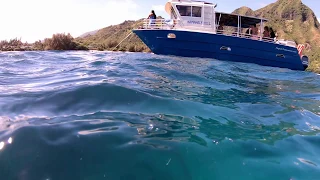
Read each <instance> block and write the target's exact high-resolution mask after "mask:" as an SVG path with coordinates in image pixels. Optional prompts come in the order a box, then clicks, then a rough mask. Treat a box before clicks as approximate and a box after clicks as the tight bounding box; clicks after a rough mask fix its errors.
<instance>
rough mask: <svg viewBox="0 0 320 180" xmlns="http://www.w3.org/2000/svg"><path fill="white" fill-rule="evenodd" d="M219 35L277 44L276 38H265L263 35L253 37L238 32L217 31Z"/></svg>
mask: <svg viewBox="0 0 320 180" xmlns="http://www.w3.org/2000/svg"><path fill="white" fill-rule="evenodd" d="M217 34H221V35H225V36H234V37H239V38H245V39H252V40H258V41H259V40H261V41H265V42H273V43H274V42H276V41H275V39H274V38H270V37H263V36H262V35H261V34H258V35H253V34H248V33H238V32H236V31H231V32H230V31H224V30H217Z"/></svg>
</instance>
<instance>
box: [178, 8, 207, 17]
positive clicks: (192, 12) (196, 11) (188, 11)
mask: <svg viewBox="0 0 320 180" xmlns="http://www.w3.org/2000/svg"><path fill="white" fill-rule="evenodd" d="M176 7H177V9H178V11H179V14H180V16H188V17H201V12H202V7H198V6H186V5H177V6H176Z"/></svg>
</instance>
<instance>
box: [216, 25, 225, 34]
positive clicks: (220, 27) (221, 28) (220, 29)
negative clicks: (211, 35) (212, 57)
mask: <svg viewBox="0 0 320 180" xmlns="http://www.w3.org/2000/svg"><path fill="white" fill-rule="evenodd" d="M223 26H224V24H223V23H221V24H220V25H219V27H218V31H217V33H218V34H223Z"/></svg>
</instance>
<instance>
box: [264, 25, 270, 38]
mask: <svg viewBox="0 0 320 180" xmlns="http://www.w3.org/2000/svg"><path fill="white" fill-rule="evenodd" d="M268 38H270V31H269V27H268V26H265V27H264V31H263V39H264V40H268Z"/></svg>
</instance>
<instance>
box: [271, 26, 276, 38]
mask: <svg viewBox="0 0 320 180" xmlns="http://www.w3.org/2000/svg"><path fill="white" fill-rule="evenodd" d="M270 38H272V39H274V40H275V38H276V34H275V33H274V31H273V29H272V28H271V27H270Z"/></svg>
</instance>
